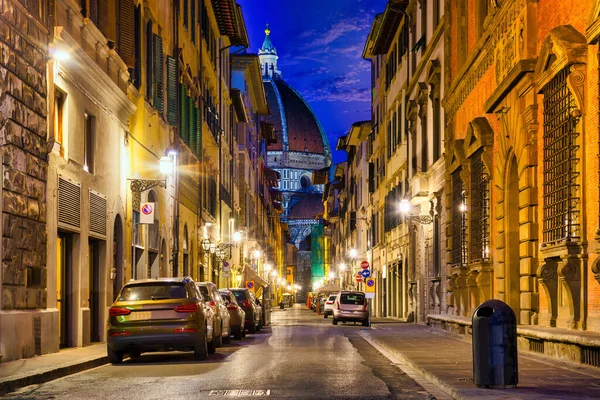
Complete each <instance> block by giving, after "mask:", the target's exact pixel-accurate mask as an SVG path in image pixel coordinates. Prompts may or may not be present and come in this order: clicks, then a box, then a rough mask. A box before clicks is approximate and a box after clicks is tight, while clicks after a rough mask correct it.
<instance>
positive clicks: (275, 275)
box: [271, 271, 277, 279]
mask: <svg viewBox="0 0 600 400" xmlns="http://www.w3.org/2000/svg"><path fill="white" fill-rule="evenodd" d="M271 278H273V279H277V271H273V272H271Z"/></svg>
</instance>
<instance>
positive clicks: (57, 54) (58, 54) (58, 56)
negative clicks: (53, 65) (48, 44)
mask: <svg viewBox="0 0 600 400" xmlns="http://www.w3.org/2000/svg"><path fill="white" fill-rule="evenodd" d="M52 58H54V59H55V60H56V61H61V62H63V61H67V60H70V59H71V53H69V52H68V51H65V50H59V49H54V50H53V51H52Z"/></svg>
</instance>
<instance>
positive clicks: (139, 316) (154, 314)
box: [128, 310, 175, 321]
mask: <svg viewBox="0 0 600 400" xmlns="http://www.w3.org/2000/svg"><path fill="white" fill-rule="evenodd" d="M174 313H175V312H174V311H172V310H157V311H134V312H132V313H131V314H130V315H128V317H129V320H130V321H145V320H149V319H173V317H174V315H173V314H174Z"/></svg>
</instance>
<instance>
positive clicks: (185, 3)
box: [183, 0, 190, 29]
mask: <svg viewBox="0 0 600 400" xmlns="http://www.w3.org/2000/svg"><path fill="white" fill-rule="evenodd" d="M189 3H190V1H189V0H183V27H184V28H185V29H187V28H188V14H189V13H188V8H189Z"/></svg>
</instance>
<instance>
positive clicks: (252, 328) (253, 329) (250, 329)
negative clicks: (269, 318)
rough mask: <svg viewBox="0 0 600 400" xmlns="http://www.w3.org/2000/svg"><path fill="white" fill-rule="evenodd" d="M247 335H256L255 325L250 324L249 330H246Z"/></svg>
mask: <svg viewBox="0 0 600 400" xmlns="http://www.w3.org/2000/svg"><path fill="white" fill-rule="evenodd" d="M248 332H249V333H256V325H254V323H252V324H250V328H249V329H248Z"/></svg>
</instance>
